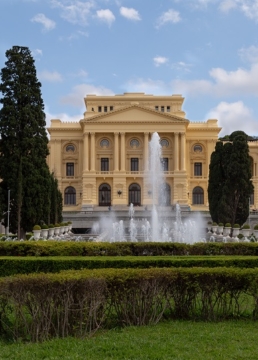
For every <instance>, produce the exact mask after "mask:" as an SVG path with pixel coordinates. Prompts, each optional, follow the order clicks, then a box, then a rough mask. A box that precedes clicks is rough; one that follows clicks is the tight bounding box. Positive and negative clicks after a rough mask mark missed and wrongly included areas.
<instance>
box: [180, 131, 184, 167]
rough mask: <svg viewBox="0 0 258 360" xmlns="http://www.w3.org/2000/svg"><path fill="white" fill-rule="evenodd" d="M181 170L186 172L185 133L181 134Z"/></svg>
mask: <svg viewBox="0 0 258 360" xmlns="http://www.w3.org/2000/svg"><path fill="white" fill-rule="evenodd" d="M180 150H181V170H182V171H185V133H181V144H180Z"/></svg>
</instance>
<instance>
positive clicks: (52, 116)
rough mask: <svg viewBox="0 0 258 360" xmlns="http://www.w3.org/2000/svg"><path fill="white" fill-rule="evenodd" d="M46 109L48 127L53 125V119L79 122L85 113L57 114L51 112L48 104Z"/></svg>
mask: <svg viewBox="0 0 258 360" xmlns="http://www.w3.org/2000/svg"><path fill="white" fill-rule="evenodd" d="M45 108H46V110H45V114H46V127H47V128H48V127H50V125H51V120H53V119H59V120H61V121H64V122H78V121H80V120H81V119H82V118H83V114H82V113H81V114H78V115H73V116H71V115H68V114H66V113H57V114H52V113H51V112H49V110H48V106H45Z"/></svg>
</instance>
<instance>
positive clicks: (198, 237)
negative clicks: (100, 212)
mask: <svg viewBox="0 0 258 360" xmlns="http://www.w3.org/2000/svg"><path fill="white" fill-rule="evenodd" d="M149 154H150V161H149V171H148V178H147V179H148V184H149V191H148V194H149V195H150V196H151V219H150V221H149V220H147V219H146V218H142V219H140V220H136V219H135V217H134V215H135V209H134V206H133V204H130V206H129V213H128V220H125V221H123V220H120V221H117V220H116V218H115V213H114V212H112V214H109V215H111V216H109V217H106V218H104V219H101V220H100V221H99V222H98V223H96V224H94V226H93V229H92V230H93V231H92V234H94V233H95V234H99V235H96V236H95V239H94V240H95V241H108V242H117V241H132V242H135V241H141V242H147V241H152V242H181V243H194V242H199V241H206V240H205V239H204V236H203V234H202V233H203V230H204V228H205V226H203V220H202V219H201V217H200V216H199V217H198V215H197V214H196V215H195V220H191V219H187V220H186V221H184V222H183V221H182V218H181V208H180V205H179V203H177V204H176V205H175V210H174V219H175V220H174V221H173V219H172V220H170V221H169V222H168V221H167V220H164V217H162V216H160V215H159V214H160V208H159V204H165V203H166V199H164V196H165V194H166V192H165V191H162V189H164V188H165V177H164V171H163V170H162V166H161V161H160V159H161V158H162V147H161V145H160V137H159V135H158V133H154V134H153V135H152V138H151V141H150V143H149ZM168 211H170V212H171V211H172V210H171V208H169V210H168ZM170 218H171V217H170Z"/></svg>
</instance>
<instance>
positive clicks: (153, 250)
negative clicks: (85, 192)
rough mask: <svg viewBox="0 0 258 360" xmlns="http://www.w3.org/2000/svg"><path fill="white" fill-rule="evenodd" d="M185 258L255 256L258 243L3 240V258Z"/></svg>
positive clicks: (257, 250) (0, 252)
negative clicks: (126, 256) (196, 256)
mask: <svg viewBox="0 0 258 360" xmlns="http://www.w3.org/2000/svg"><path fill="white" fill-rule="evenodd" d="M125 255H131V256H150V255H151V256H165V255H173V256H182V255H254V256H258V243H244V242H243V243H195V244H193V245H189V244H180V243H153V242H149V243H147V242H144V243H131V242H117V243H106V242H104V243H97V242H67V241H13V242H8V241H1V242H0V256H125Z"/></svg>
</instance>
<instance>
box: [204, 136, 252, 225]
mask: <svg viewBox="0 0 258 360" xmlns="http://www.w3.org/2000/svg"><path fill="white" fill-rule="evenodd" d="M247 139H248V136H247V135H246V134H245V133H244V132H242V131H235V132H233V133H232V134H231V135H230V136H229V142H226V143H223V142H218V143H217V144H216V147H215V151H214V152H213V153H212V155H211V161H210V173H209V185H208V198H209V207H210V214H211V217H212V219H213V221H216V222H223V223H227V222H229V223H231V224H235V223H239V224H240V225H242V224H243V223H244V222H245V221H246V219H247V218H248V215H249V198H250V196H251V194H252V193H253V184H252V181H251V176H252V174H251V163H250V157H249V147H248V143H247Z"/></svg>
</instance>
